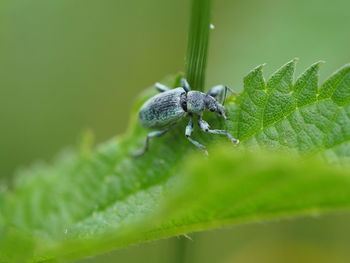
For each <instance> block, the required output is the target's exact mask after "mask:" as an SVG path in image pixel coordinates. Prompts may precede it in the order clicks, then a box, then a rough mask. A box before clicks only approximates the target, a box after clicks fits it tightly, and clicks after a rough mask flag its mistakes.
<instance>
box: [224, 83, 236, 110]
mask: <svg viewBox="0 0 350 263" xmlns="http://www.w3.org/2000/svg"><path fill="white" fill-rule="evenodd" d="M228 90H229V91H231V93H232V94H233V95H235V94H237V93H236V92H235V91H234V90H233V89H231V88H230V87H228V86H225V93H224V101H223V103H222V106H224V105H225V102H226V97H227V91H228Z"/></svg>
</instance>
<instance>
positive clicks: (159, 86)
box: [154, 82, 169, 92]
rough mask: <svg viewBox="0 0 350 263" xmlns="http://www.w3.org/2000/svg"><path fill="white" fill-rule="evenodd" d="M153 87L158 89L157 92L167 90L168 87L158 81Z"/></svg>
mask: <svg viewBox="0 0 350 263" xmlns="http://www.w3.org/2000/svg"><path fill="white" fill-rule="evenodd" d="M154 87H155V88H156V90H158V91H159V92H165V91H168V90H169V88H168V87H167V86H165V85H163V84H161V83H159V82H157V83H156V84H154Z"/></svg>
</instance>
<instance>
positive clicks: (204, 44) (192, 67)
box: [186, 0, 211, 91]
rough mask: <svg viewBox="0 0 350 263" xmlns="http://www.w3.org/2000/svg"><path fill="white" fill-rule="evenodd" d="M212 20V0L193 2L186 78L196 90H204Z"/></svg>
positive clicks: (193, 0) (196, 0)
mask: <svg viewBox="0 0 350 263" xmlns="http://www.w3.org/2000/svg"><path fill="white" fill-rule="evenodd" d="M210 19H211V0H192V8H191V21H190V28H189V32H188V44H187V57H186V78H187V80H188V82H189V83H190V85H191V87H192V88H193V89H195V90H200V91H203V90H204V83H205V69H206V66H207V56H208V46H209V34H210Z"/></svg>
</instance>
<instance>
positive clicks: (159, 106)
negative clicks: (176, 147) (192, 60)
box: [134, 79, 239, 156]
mask: <svg viewBox="0 0 350 263" xmlns="http://www.w3.org/2000/svg"><path fill="white" fill-rule="evenodd" d="M155 88H156V89H157V90H158V91H159V92H161V93H160V94H158V95H156V96H154V97H152V98H150V99H149V100H148V101H146V102H145V103H144V104H143V106H142V107H141V109H140V111H139V120H140V122H141V124H142V125H143V126H144V127H146V128H149V129H157V130H156V131H152V132H150V133H149V134H148V135H147V137H146V142H145V145H144V147H143V148H142V149H141V150H139V151H138V152H136V153H134V155H135V156H140V155H142V154H144V153H145V152H146V151H147V150H148V146H149V140H150V138H152V137H160V136H162V135H163V134H165V133H166V132H167V131H169V130H170V128H171V126H172V125H174V124H176V123H177V122H178V121H180V120H181V119H183V118H184V117H186V116H187V117H189V123H188V124H187V126H186V130H185V136H186V137H187V139H188V140H189V141H190V142H191V143H192V144H194V145H195V146H196V147H198V148H199V149H201V150H203V151H204V152H205V153H206V154H207V151H206V148H205V146H204V145H202V144H200V143H199V142H197V141H195V140H194V139H192V138H191V134H192V132H193V118H194V116H198V126H199V128H200V129H201V130H202V131H204V132H208V133H213V134H223V135H226V137H227V138H228V139H230V140H231V141H232V142H233V143H238V142H239V140H237V139H235V138H233V137H232V135H231V134H230V133H228V132H227V131H226V130H211V129H210V126H209V124H208V123H207V122H206V121H204V120H203V119H202V115H203V112H204V111H206V110H209V111H211V112H215V113H217V114H218V115H219V116H222V117H223V118H225V119H226V115H225V107H224V106H223V104H224V102H225V99H226V93H227V89H228V87H226V86H222V85H219V86H215V87H213V88H212V89H211V90H209V92H208V93H203V92H200V91H191V89H190V86H189V84H188V82H187V81H186V79H182V87H179V88H175V89H169V88H167V87H166V86H164V85H162V84H160V83H156V84H155ZM221 103H223V104H221Z"/></svg>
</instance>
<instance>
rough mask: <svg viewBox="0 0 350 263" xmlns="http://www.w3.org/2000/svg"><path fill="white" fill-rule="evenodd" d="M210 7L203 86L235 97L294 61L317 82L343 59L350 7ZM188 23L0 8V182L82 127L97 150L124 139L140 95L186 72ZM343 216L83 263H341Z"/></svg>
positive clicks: (42, 2) (62, 5) (182, 0)
mask: <svg viewBox="0 0 350 263" xmlns="http://www.w3.org/2000/svg"><path fill="white" fill-rule="evenodd" d="M214 2H215V6H214V7H215V8H214V10H213V11H214V12H213V24H215V26H216V29H215V30H214V31H212V38H211V44H210V54H209V64H208V74H207V87H209V86H211V85H214V84H218V83H224V84H228V85H230V86H231V87H232V88H233V89H235V90H237V91H239V90H241V89H242V78H243V76H244V75H245V74H247V73H248V72H249V71H250V70H251V69H252V68H253V67H255V66H256V65H258V64H261V63H267V66H266V68H265V72H266V76H268V75H269V74H271V73H272V72H273V71H274V70H276V69H277V68H278V67H280V66H281V65H282V64H284V63H285V62H287V61H288V60H290V59H292V58H294V57H299V58H300V61H299V64H298V70H297V72H298V74H299V73H301V72H302V71H303V70H304V69H305V68H306V67H307V66H308V65H310V64H311V63H313V62H316V61H318V60H325V61H326V62H327V63H326V64H325V65H323V66H322V70H321V73H322V75H321V80H322V79H325V78H326V77H327V76H328V75H329V74H331V72H333V71H334V70H336V69H337V68H339V67H340V66H342V65H344V64H346V63H348V62H350V52H349V47H350V34H349V28H350V13H349V10H350V1H348V0H333V1H324V0H318V1H316V0H294V1H293V0H286V1H281V0H279V1H278V0H266V1H259V0H246V1H243V0H234V1H232V0H216V1H214ZM188 15H189V0H177V1H170V0H147V1H144V0H136V1H127V0H100V1H96V0H94V1H93V0H51V1H47V0H27V1H24V0H2V1H0V120H1V124H0V180H1V181H4V182H6V181H8V180H10V178H11V176H12V175H13V174H14V173H15V170H16V169H18V168H20V167H25V166H28V165H30V164H31V163H33V162H34V161H36V160H44V161H49V160H50V159H51V158H52V156H53V155H54V154H55V153H56V152H57V151H59V150H60V149H62V148H63V147H66V146H69V145H74V144H75V143H76V141H77V138H78V137H79V135H80V134H81V133H82V131H84V130H85V129H91V130H92V131H93V132H94V134H95V138H96V142H97V143H98V142H101V141H104V140H106V139H108V138H110V137H112V136H115V135H116V134H121V133H122V132H124V131H125V130H126V127H127V122H128V118H129V114H130V110H131V107H132V105H133V101H134V100H135V98H136V96H137V94H138V93H139V92H140V91H142V90H143V89H144V88H146V87H148V86H150V85H151V84H153V83H154V82H156V81H159V80H161V79H162V78H163V77H164V76H166V75H167V74H171V73H176V72H178V71H181V70H183V69H184V54H185V53H186V38H187V25H188V20H189V17H188ZM347 219H349V216H345V215H342V216H341V215H339V216H330V217H325V218H324V219H317V220H316V219H307V220H306V219H305V220H294V221H286V222H283V223H278V224H276V223H269V224H267V225H266V226H265V225H263V226H261V225H248V226H240V227H235V228H234V229H232V230H227V229H224V230H220V231H213V232H209V233H200V234H195V235H193V241H186V240H185V241H184V240H183V238H180V239H178V238H172V239H169V240H164V241H157V242H154V243H151V244H147V245H142V246H138V247H134V248H129V249H125V250H122V251H118V252H115V253H113V254H111V255H108V256H102V257H97V258H95V259H93V260H87V261H86V262H115V261H118V262H144V260H145V258H147V259H149V260H148V262H181V261H183V260H182V259H181V255H182V256H185V254H186V256H185V258H186V259H185V262H282V261H283V262H287V261H286V260H287V259H290V260H291V261H288V262H349V261H350V255H348V254H347V253H345V251H346V250H344V247H346V245H349V244H350V235H349V232H346V233H347V235H346V234H345V232H344V230H343V229H345V227H346V226H347V222H348V220H347ZM342 222H343V223H342ZM305 240H306V241H305ZM338 250H339V251H338ZM179 255H180V257H179ZM259 255H260V256H259ZM297 256H298V257H297ZM254 257H255V258H254ZM259 258H260V259H259ZM278 259H281V260H280V261H279V260H278ZM282 259H283V260H282ZM157 260H158V261H157ZM186 260H187V261H186ZM264 260H265V261H264ZM273 260H275V261H273ZM276 260H277V261H276ZM302 260H304V261H302ZM342 260H343V261H342Z"/></svg>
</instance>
